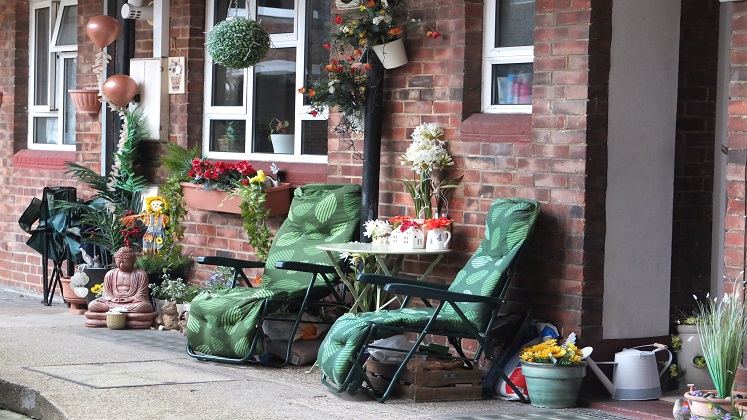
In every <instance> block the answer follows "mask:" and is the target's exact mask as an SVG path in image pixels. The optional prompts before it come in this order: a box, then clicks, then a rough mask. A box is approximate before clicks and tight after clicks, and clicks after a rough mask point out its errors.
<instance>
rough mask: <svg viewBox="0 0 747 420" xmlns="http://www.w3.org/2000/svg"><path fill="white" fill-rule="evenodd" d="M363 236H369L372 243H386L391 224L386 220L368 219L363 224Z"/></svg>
mask: <svg viewBox="0 0 747 420" xmlns="http://www.w3.org/2000/svg"><path fill="white" fill-rule="evenodd" d="M363 229H364V231H363V236H365V237H366V238H371V242H372V243H373V244H374V245H386V244H388V243H389V236H390V235H391V234H392V225H391V224H389V222H388V221H386V220H378V219H377V220H368V221H366V222H365V223H364V224H363Z"/></svg>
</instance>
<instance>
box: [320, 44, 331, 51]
mask: <svg viewBox="0 0 747 420" xmlns="http://www.w3.org/2000/svg"><path fill="white" fill-rule="evenodd" d="M322 47H324V49H325V50H329V49H330V48H332V46H331V45H329V44H322Z"/></svg>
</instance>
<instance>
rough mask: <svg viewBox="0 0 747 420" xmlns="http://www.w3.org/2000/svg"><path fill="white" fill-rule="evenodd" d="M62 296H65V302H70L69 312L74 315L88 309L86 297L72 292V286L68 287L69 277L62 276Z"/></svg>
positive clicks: (81, 313)
mask: <svg viewBox="0 0 747 420" xmlns="http://www.w3.org/2000/svg"><path fill="white" fill-rule="evenodd" d="M60 280H61V281H62V297H63V298H65V302H67V303H69V304H70V310H69V311H68V312H70V313H71V314H74V315H83V314H84V313H86V311H87V310H88V301H86V298H82V297H79V296H78V295H76V294H75V292H73V288H72V287H70V277H62V278H61V279H60Z"/></svg>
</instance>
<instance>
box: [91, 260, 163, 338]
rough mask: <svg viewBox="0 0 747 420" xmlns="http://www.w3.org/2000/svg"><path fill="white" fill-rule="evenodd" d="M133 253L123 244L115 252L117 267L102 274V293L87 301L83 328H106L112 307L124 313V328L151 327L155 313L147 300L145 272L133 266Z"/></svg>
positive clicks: (148, 298)
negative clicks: (96, 297) (98, 296)
mask: <svg viewBox="0 0 747 420" xmlns="http://www.w3.org/2000/svg"><path fill="white" fill-rule="evenodd" d="M135 259H136V256H135V252H134V251H133V250H132V248H129V247H122V248H120V249H119V250H117V252H115V253H114V261H115V263H116V265H117V268H114V269H111V270H109V271H108V272H107V273H106V276H104V293H103V295H102V296H101V297H100V298H98V299H94V300H93V301H92V302H91V303H89V304H88V312H86V314H85V315H86V327H105V326H106V313H107V312H108V311H112V310H118V311H124V312H126V314H127V323H126V324H125V328H150V327H152V326H153V321H154V320H155V318H156V316H157V313H156V312H155V311H154V310H153V305H151V303H150V295H149V293H150V289H149V287H148V273H146V272H145V271H144V270H141V269H139V268H135Z"/></svg>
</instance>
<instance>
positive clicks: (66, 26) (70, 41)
mask: <svg viewBox="0 0 747 420" xmlns="http://www.w3.org/2000/svg"><path fill="white" fill-rule="evenodd" d="M77 44H78V6H65V8H64V9H63V10H62V22H61V24H60V31H59V33H58V34H57V42H56V43H55V45H57V46H60V45H77Z"/></svg>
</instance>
